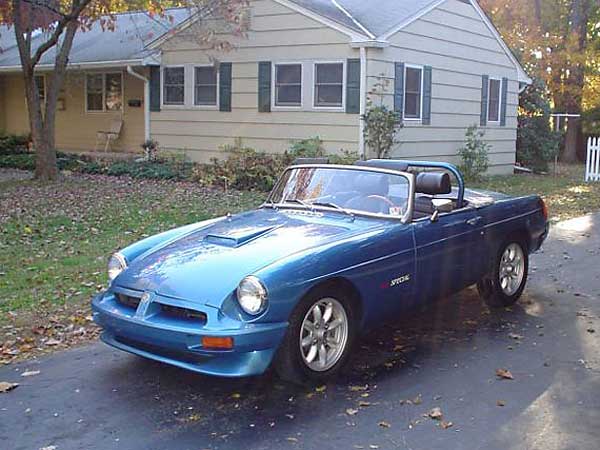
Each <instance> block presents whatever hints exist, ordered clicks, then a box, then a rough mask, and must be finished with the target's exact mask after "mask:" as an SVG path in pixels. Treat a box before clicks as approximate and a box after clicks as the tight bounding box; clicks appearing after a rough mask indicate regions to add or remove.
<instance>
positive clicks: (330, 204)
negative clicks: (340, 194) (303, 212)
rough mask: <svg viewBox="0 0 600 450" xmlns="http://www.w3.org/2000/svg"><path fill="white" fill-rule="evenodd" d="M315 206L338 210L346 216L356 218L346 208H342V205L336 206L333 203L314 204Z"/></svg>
mask: <svg viewBox="0 0 600 450" xmlns="http://www.w3.org/2000/svg"><path fill="white" fill-rule="evenodd" d="M311 205H313V206H325V207H326V208H333V209H337V210H338V211H341V212H343V213H344V214H348V215H349V216H350V217H354V214H353V213H352V212H351V211H348V210H347V209H346V208H342V207H341V206H340V205H336V204H335V203H331V202H312V203H311Z"/></svg>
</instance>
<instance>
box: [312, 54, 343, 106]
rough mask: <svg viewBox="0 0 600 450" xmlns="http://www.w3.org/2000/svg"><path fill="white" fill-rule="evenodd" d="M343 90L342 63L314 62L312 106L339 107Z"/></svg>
mask: <svg viewBox="0 0 600 450" xmlns="http://www.w3.org/2000/svg"><path fill="white" fill-rule="evenodd" d="M343 92H344V64H343V63H321V64H315V98H314V106H317V107H319V106H320V107H329V108H341V107H342V102H343Z"/></svg>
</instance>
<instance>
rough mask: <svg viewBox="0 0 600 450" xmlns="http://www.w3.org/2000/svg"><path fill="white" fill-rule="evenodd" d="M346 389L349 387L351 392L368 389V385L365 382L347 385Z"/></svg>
mask: <svg viewBox="0 0 600 450" xmlns="http://www.w3.org/2000/svg"><path fill="white" fill-rule="evenodd" d="M348 389H350V391H351V392H362V391H366V390H367V389H369V385H368V384H365V385H364V386H348Z"/></svg>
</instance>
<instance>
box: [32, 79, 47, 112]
mask: <svg viewBox="0 0 600 450" xmlns="http://www.w3.org/2000/svg"><path fill="white" fill-rule="evenodd" d="M35 86H36V87H37V90H38V95H39V97H40V104H42V105H43V104H44V103H45V102H46V77H45V76H44V75H36V76H35Z"/></svg>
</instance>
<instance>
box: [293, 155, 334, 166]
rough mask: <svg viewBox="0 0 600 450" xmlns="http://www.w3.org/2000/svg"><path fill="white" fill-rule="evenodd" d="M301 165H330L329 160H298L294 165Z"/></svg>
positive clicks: (324, 158) (325, 158)
mask: <svg viewBox="0 0 600 450" xmlns="http://www.w3.org/2000/svg"><path fill="white" fill-rule="evenodd" d="M301 164H329V158H328V157H326V156H325V157H323V158H296V159H295V160H294V162H293V163H292V165H294V166H298V165H301Z"/></svg>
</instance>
